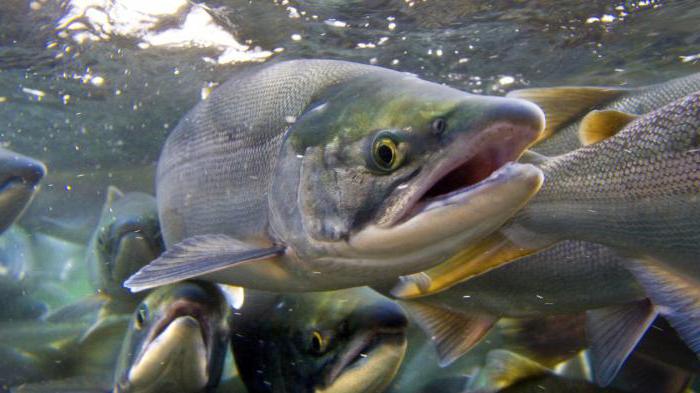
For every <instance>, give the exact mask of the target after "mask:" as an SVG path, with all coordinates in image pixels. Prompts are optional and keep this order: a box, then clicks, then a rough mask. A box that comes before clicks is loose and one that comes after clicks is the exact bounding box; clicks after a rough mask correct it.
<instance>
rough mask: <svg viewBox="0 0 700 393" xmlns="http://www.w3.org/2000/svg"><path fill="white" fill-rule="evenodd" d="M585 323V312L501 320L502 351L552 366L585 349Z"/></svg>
mask: <svg viewBox="0 0 700 393" xmlns="http://www.w3.org/2000/svg"><path fill="white" fill-rule="evenodd" d="M585 320H586V315H585V314H584V313H578V314H561V315H560V314H557V315H548V316H542V317H538V318H514V319H510V318H503V319H501V320H500V321H499V322H498V327H499V332H500V333H501V337H502V339H503V347H504V348H507V349H510V350H513V351H515V352H517V353H519V354H521V355H524V356H526V357H528V358H529V359H532V360H534V361H536V362H538V363H540V364H542V365H543V366H546V367H554V366H556V365H557V364H560V363H562V362H564V361H566V360H567V359H569V358H571V356H572V355H574V354H576V353H578V352H580V351H581V350H583V349H584V348H585V347H586V346H587V342H586V330H585V328H584V325H585Z"/></svg>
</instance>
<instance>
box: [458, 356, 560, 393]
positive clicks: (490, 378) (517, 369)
mask: <svg viewBox="0 0 700 393" xmlns="http://www.w3.org/2000/svg"><path fill="white" fill-rule="evenodd" d="M547 374H551V371H550V370H548V369H547V368H545V367H544V366H542V365H541V364H538V363H537V362H534V361H532V360H530V359H527V358H525V357H523V356H520V355H518V354H516V353H513V352H510V351H506V350H503V349H496V350H493V351H491V352H489V353H488V354H487V355H486V364H485V365H484V368H483V369H481V370H480V371H479V373H478V374H477V375H476V376H475V377H474V378H473V379H472V381H470V384H469V389H467V391H469V392H497V391H500V390H502V389H504V388H507V387H508V386H512V385H515V384H516V383H517V382H518V381H522V380H524V379H528V378H533V377H538V376H543V375H547Z"/></svg>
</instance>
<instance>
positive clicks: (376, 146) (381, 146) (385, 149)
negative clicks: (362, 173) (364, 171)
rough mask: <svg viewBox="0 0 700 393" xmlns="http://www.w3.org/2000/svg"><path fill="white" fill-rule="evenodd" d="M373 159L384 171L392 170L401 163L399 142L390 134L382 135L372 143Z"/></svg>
mask: <svg viewBox="0 0 700 393" xmlns="http://www.w3.org/2000/svg"><path fill="white" fill-rule="evenodd" d="M372 159H373V160H372V161H373V162H374V164H375V166H376V167H377V168H378V169H380V170H382V171H386V172H388V171H392V170H394V169H396V168H397V167H398V166H399V164H400V163H401V162H400V161H401V160H400V157H399V149H398V145H397V143H396V142H395V141H394V139H392V138H391V137H390V136H388V135H381V136H379V137H378V138H376V139H375V140H374V143H373V144H372Z"/></svg>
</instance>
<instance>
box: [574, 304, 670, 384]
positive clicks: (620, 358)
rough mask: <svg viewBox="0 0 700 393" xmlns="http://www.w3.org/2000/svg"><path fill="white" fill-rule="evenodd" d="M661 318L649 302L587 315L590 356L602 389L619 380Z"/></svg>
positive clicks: (615, 307) (605, 309)
mask: <svg viewBox="0 0 700 393" xmlns="http://www.w3.org/2000/svg"><path fill="white" fill-rule="evenodd" d="M657 314H658V312H657V310H656V308H655V307H654V306H653V305H652V304H651V302H650V301H649V300H647V299H643V300H640V301H637V302H634V303H630V304H624V305H621V306H611V307H606V308H602V309H597V310H589V311H588V312H587V316H586V334H587V336H588V342H589V344H590V349H589V355H590V360H591V368H592V369H593V376H594V379H595V381H596V383H597V384H598V385H600V386H607V385H608V384H610V382H611V381H612V380H613V378H615V375H617V372H618V371H619V370H620V368H621V367H622V365H623V364H624V363H625V360H627V357H628V356H629V355H630V353H632V351H633V350H634V348H635V347H636V346H637V344H638V343H639V341H640V340H641V339H642V337H643V336H644V333H645V332H646V331H647V329H648V328H649V326H650V325H651V323H652V322H654V319H655V318H656V316H657Z"/></svg>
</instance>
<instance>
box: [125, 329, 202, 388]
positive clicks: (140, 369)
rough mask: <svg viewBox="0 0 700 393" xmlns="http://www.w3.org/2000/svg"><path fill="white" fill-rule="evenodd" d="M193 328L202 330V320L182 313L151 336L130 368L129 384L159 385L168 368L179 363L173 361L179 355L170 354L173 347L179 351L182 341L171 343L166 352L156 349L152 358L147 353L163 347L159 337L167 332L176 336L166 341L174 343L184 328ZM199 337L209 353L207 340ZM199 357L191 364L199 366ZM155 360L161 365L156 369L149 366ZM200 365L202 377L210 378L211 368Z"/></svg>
mask: <svg viewBox="0 0 700 393" xmlns="http://www.w3.org/2000/svg"><path fill="white" fill-rule="evenodd" d="M193 328H194V329H197V330H199V331H200V332H201V329H202V325H201V322H200V320H198V319H196V318H194V317H192V316H190V315H181V316H178V317H175V318H174V319H173V320H172V321H171V322H170V323H168V324H167V325H166V326H165V329H164V330H163V331H161V332H160V333H159V334H155V335H152V337H149V340H147V342H146V343H145V345H143V347H142V349H141V352H140V354H139V356H138V358H137V359H136V360H135V361H134V362H133V364H132V365H131V367H130V368H129V370H128V374H127V380H128V383H127V385H133V386H146V385H148V384H156V385H157V384H158V383H159V382H158V381H162V380H163V374H164V373H167V370H169V369H172V367H173V364H177V363H173V359H175V360H176V361H177V360H178V358H177V357H176V358H173V357H169V356H168V355H172V352H173V351H172V349H173V348H174V349H175V351H178V345H179V344H180V343H179V342H176V343H175V344H176V345H174V346H172V345H171V346H170V347H169V348H170V350H168V349H167V347H166V350H165V352H163V351H158V350H156V351H155V352H156V354H155V355H154V356H155V358H153V357H151V358H149V359H147V358H146V354H149V353H153V351H152V349H153V347H154V346H156V345H160V346H161V347H162V346H163V344H164V343H163V342H162V341H160V342H159V341H157V339H158V338H159V337H160V336H161V335H162V334H164V333H165V332H171V333H172V334H174V335H175V337H173V336H172V334H171V335H170V337H169V340H167V341H166V343H173V338H175V339H176V338H177V337H178V335H179V334H181V333H182V332H183V329H185V330H187V329H193ZM194 337H197V336H194ZM151 338H152V339H151ZM199 338H200V339H202V341H200V342H201V343H202V345H203V346H204V353H205V354H208V353H209V352H208V350H207V344H206V343H205V340H204V339H203V337H202V336H199ZM164 355H165V356H164ZM197 359H201V358H199V357H197V358H196V359H193V360H192V363H191V365H194V366H195V367H197V364H198V363H197V362H198V360H197ZM154 360H155V361H157V362H158V365H159V366H158V367H157V368H156V369H155V370H154V368H153V367H149V366H152V365H153V364H154V363H153V362H154ZM205 361H207V360H205ZM198 365H199V367H201V369H200V371H202V372H203V374H202V375H201V376H202V378H204V379H207V378H208V375H207V374H208V372H209V370H208V367H207V365H206V363H205V364H204V365H202V364H201V363H199V364H198ZM202 366H203V367H202ZM149 371H150V372H149ZM153 371H155V372H153ZM181 382H182V381H181ZM187 382H191V381H187ZM200 383H201V381H200Z"/></svg>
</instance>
